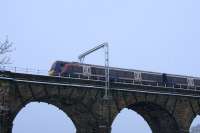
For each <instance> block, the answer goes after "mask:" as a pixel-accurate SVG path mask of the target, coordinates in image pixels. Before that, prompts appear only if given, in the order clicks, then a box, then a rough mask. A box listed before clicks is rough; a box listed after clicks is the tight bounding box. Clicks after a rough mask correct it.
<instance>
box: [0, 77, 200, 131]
mask: <svg viewBox="0 0 200 133" xmlns="http://www.w3.org/2000/svg"><path fill="white" fill-rule="evenodd" d="M16 76H17V75H15V77H16ZM20 78H26V80H27V81H18V80H10V79H0V107H1V115H0V133H11V132H12V122H13V120H14V118H15V117H16V115H17V114H18V112H19V111H20V110H21V109H22V108H23V107H24V106H25V105H26V104H28V103H30V102H32V101H39V102H46V103H49V104H52V105H55V106H57V107H58V108H59V109H61V110H62V111H63V112H65V113H66V114H67V115H68V116H69V117H70V118H71V119H72V121H73V123H74V124H75V126H76V128H77V133H110V132H111V125H112V122H113V120H114V119H115V117H116V116H117V115H118V113H119V112H120V111H121V110H122V109H123V108H129V109H132V110H133V111H136V112H137V113H138V114H140V115H141V116H142V117H143V118H144V119H145V120H146V121H147V123H148V124H149V126H150V127H151V129H152V132H153V133H189V127H190V125H191V123H192V120H193V119H194V118H195V116H196V115H197V114H199V112H200V100H199V99H198V98H191V97H183V96H172V95H171V96H170V95H164V94H152V93H148V92H135V91H122V90H112V98H111V99H110V101H109V100H104V99H103V96H104V88H103V87H101V84H102V83H100V84H98V82H94V81H92V83H91V85H89V83H90V82H89V81H87V82H86V81H80V82H78V80H77V81H71V79H70V81H69V80H67V81H65V80H64V79H60V78H59V79H56V78H53V79H52V78H49V77H40V78H38V79H37V78H36V76H33V77H31V75H29V76H27V75H26V76H24V77H23V76H20ZM30 80H31V82H30ZM38 80H39V81H40V82H38V83H37V82H32V81H38ZM43 81H45V82H43ZM48 81H51V82H48ZM65 82H66V83H67V84H68V85H66V84H65ZM57 83H58V84H57ZM75 83H76V84H75ZM77 83H79V84H77ZM95 84H96V85H97V87H95V86H94V87H91V86H93V85H95ZM141 88H142V87H141V86H140V89H141ZM160 89H162V88H160Z"/></svg>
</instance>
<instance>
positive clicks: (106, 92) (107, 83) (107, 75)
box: [104, 43, 110, 99]
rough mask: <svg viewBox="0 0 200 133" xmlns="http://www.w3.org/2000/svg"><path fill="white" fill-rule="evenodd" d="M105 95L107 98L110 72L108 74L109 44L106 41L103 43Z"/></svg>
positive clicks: (108, 95)
mask: <svg viewBox="0 0 200 133" xmlns="http://www.w3.org/2000/svg"><path fill="white" fill-rule="evenodd" d="M104 46H105V79H106V80H105V87H106V89H105V95H104V99H108V98H109V97H110V94H109V89H110V76H109V75H110V74H109V46H108V43H105V45H104Z"/></svg>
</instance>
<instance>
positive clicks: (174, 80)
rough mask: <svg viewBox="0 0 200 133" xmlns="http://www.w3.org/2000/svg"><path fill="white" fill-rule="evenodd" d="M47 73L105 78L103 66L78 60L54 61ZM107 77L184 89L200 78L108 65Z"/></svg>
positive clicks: (112, 80)
mask: <svg viewBox="0 0 200 133" xmlns="http://www.w3.org/2000/svg"><path fill="white" fill-rule="evenodd" d="M49 75H50V76H61V77H69V76H70V77H74V78H78V77H79V78H90V79H94V80H105V67H104V66H99V65H91V64H84V63H78V62H67V61H55V62H54V63H53V65H52V66H51V68H50V70H49ZM109 77H110V79H109V80H110V82H123V83H133V82H134V83H138V84H144V85H156V86H165V87H176V88H184V89H194V88H195V89H196V87H195V86H200V78H197V77H189V76H181V75H173V74H166V73H158V72H148V71H141V70H134V69H122V68H115V67H109Z"/></svg>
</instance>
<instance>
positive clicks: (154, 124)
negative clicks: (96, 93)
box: [115, 102, 180, 133]
mask: <svg viewBox="0 0 200 133" xmlns="http://www.w3.org/2000/svg"><path fill="white" fill-rule="evenodd" d="M126 108H128V109H131V110H133V111H135V112H137V113H138V114H139V115H141V116H142V117H143V118H144V120H146V121H147V123H148V125H149V126H150V128H151V130H152V133H172V132H173V133H180V131H179V126H178V124H177V122H176V120H175V118H174V117H173V116H172V114H170V113H169V112H168V111H167V110H166V109H164V108H162V107H161V106H160V105H157V104H154V103H150V102H137V103H135V104H131V105H128V106H127V107H126ZM116 116H117V114H116ZM116 116H115V117H116Z"/></svg>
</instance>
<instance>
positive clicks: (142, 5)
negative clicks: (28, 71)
mask: <svg viewBox="0 0 200 133" xmlns="http://www.w3.org/2000/svg"><path fill="white" fill-rule="evenodd" d="M199 7H200V1H199V0H162V1H160V0H140V1H136V0H0V17H1V19H0V40H4V39H5V36H6V35H8V36H9V40H11V41H13V43H14V47H15V48H16V50H15V51H14V52H13V53H12V54H11V57H12V65H13V66H17V67H24V68H26V67H28V68H34V69H41V70H44V71H45V70H46V71H47V70H48V69H49V67H50V66H51V64H52V63H53V62H54V61H55V60H66V61H77V57H78V55H79V54H80V53H81V52H83V51H85V50H87V49H89V48H92V47H94V46H96V45H98V44H100V43H102V42H105V41H106V42H109V44H110V64H111V66H115V67H122V68H133V69H139V70H146V71H156V72H165V73H173V74H182V75H192V76H200V70H199V68H200V62H199V58H200V54H199V49H200V45H199V44H200V37H199V36H200V16H199V14H200V8H199ZM103 57H104V55H103V52H102V51H99V52H97V53H95V54H93V55H91V56H89V57H88V58H87V59H86V62H87V63H92V64H101V65H103V63H104V58H103ZM44 121H45V122H44ZM52 121H56V124H55V123H53V124H52V123H51V122H52ZM124 123H127V124H124ZM51 124H52V125H53V126H52V125H51ZM123 124H124V125H123ZM129 124H130V125H129ZM136 124H138V125H136ZM54 125H56V126H54ZM36 130H37V131H36ZM67 130H68V132H69V133H73V131H75V128H74V127H73V123H72V122H71V121H70V118H69V117H67V116H66V115H65V114H64V113H63V112H62V111H59V110H58V109H57V108H56V107H54V106H51V105H47V104H45V103H40V104H38V103H31V104H29V105H27V106H26V107H25V108H24V109H23V110H22V111H21V112H20V113H19V114H18V116H17V117H16V119H15V122H14V129H13V133H27V132H28V133H36V132H37V133H44V132H47V133H55V132H59V133H66V131H67ZM117 130H118V131H117ZM122 130H127V131H126V133H128V132H131V133H133V132H136V133H137V132H138V133H139V132H144V133H150V132H151V131H150V129H149V127H148V125H147V124H146V123H145V121H144V120H143V118H142V117H141V116H139V115H137V114H136V113H134V112H133V111H128V110H126V109H124V110H123V111H122V112H121V113H120V114H119V116H118V117H117V118H116V121H115V122H114V123H113V132H112V133H122V132H123V131H122Z"/></svg>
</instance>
